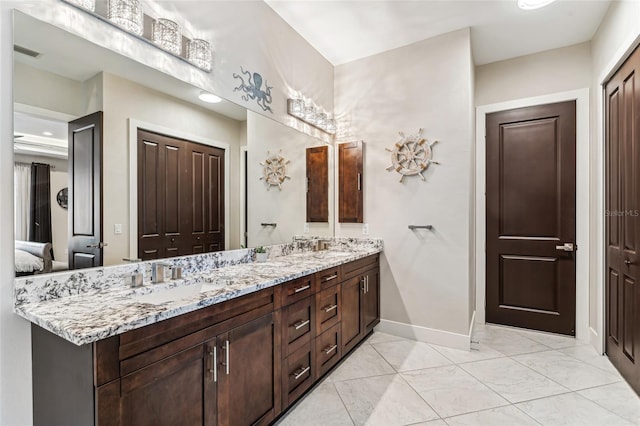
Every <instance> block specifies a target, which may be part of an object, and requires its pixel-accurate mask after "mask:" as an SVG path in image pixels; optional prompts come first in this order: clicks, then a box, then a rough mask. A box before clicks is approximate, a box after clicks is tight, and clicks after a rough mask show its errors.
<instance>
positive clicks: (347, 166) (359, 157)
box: [338, 142, 364, 223]
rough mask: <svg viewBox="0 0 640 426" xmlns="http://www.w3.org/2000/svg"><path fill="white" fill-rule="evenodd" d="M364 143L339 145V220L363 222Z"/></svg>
mask: <svg viewBox="0 0 640 426" xmlns="http://www.w3.org/2000/svg"><path fill="white" fill-rule="evenodd" d="M363 146H364V145H363V143H362V142H349V143H342V144H339V145H338V222H340V223H362V222H363V192H362V191H363V180H362V179H363V150H364V148H363Z"/></svg>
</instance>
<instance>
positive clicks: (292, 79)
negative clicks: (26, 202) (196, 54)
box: [0, 0, 333, 426]
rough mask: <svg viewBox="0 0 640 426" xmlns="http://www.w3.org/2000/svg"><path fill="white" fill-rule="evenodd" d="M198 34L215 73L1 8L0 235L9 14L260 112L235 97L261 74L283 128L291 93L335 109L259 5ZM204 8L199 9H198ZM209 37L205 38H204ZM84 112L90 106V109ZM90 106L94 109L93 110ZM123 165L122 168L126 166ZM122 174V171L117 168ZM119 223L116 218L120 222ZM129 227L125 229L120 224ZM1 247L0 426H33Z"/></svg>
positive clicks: (93, 27) (316, 62) (207, 24)
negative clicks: (211, 54) (244, 79)
mask: <svg viewBox="0 0 640 426" xmlns="http://www.w3.org/2000/svg"><path fill="white" fill-rule="evenodd" d="M203 5H206V7H207V8H210V9H208V10H209V11H210V12H207V13H205V14H203V15H202V16H203V18H204V19H203V25H202V27H203V28H201V29H202V30H203V34H198V35H199V36H203V37H205V38H209V39H211V40H212V41H213V45H214V46H215V49H216V52H215V58H216V59H215V64H214V72H213V73H211V74H207V73H203V72H201V71H198V70H197V69H195V68H194V67H192V66H190V65H188V64H186V63H184V62H182V61H179V60H177V59H174V58H171V57H169V56H168V55H166V54H165V53H163V52H161V51H160V50H159V49H157V48H155V47H153V46H151V45H150V44H148V43H145V42H143V41H139V40H136V39H134V38H132V37H130V36H128V35H126V34H125V33H123V32H122V31H119V30H118V29H116V28H114V27H112V26H111V25H109V24H107V23H104V22H102V21H99V20H96V19H95V18H93V17H91V16H89V15H88V14H86V13H83V12H82V11H79V10H78V9H76V8H73V7H71V6H69V5H66V4H64V3H62V2H60V1H58V0H39V1H29V2H26V1H16V2H12V1H1V2H0V206H2V208H0V232H2V235H12V232H13V231H12V229H13V225H12V224H13V208H11V206H12V202H13V201H12V200H13V185H12V182H13V177H12V176H13V151H12V143H11V141H12V132H13V124H12V123H13V116H12V111H13V105H12V81H13V79H12V75H13V73H12V52H13V42H12V13H11V10H12V8H14V7H15V8H18V9H20V10H22V11H24V12H25V13H28V14H30V15H32V16H34V17H36V18H38V19H42V20H44V21H46V22H49V23H52V24H54V25H56V26H59V27H61V28H63V29H66V30H68V31H70V32H72V33H74V34H77V35H80V36H81V37H84V38H87V39H89V40H90V41H93V42H95V43H97V44H98V45H101V46H104V47H106V48H109V49H111V50H114V51H116V52H119V53H122V54H124V55H125V56H129V57H132V58H137V59H139V60H140V61H141V62H143V63H145V64H147V65H149V66H151V67H152V68H155V69H158V70H162V71H164V72H166V73H168V74H170V75H174V76H176V77H177V78H179V79H181V80H183V81H186V82H189V83H191V84H193V85H195V86H198V87H200V88H202V89H204V90H208V91H211V92H213V93H216V94H218V95H221V96H223V97H225V98H227V99H229V100H232V101H234V102H237V103H239V104H241V105H243V106H246V107H248V108H252V109H253V110H255V111H257V112H259V113H263V114H265V113H264V112H262V111H261V110H259V108H258V107H257V105H256V104H255V103H251V102H249V101H243V100H242V99H241V94H240V93H238V92H233V88H234V87H236V86H237V84H238V80H236V79H234V78H233V73H234V72H239V70H240V66H241V65H242V66H244V67H245V68H246V69H248V70H250V71H252V72H260V73H261V74H262V75H263V77H264V78H265V79H266V80H267V81H268V83H269V85H272V86H274V89H273V102H272V104H271V105H272V108H273V111H274V113H273V114H271V113H266V114H267V115H269V116H273V117H274V118H275V119H277V120H279V121H281V122H284V123H295V122H294V120H293V119H292V117H289V116H287V114H286V98H287V97H290V96H291V95H294V94H295V93H296V92H298V93H303V94H304V95H306V96H308V97H310V98H313V99H315V100H316V101H317V102H318V103H319V104H321V105H323V106H325V107H326V108H327V109H329V110H331V109H332V107H333V67H332V66H331V64H330V63H329V62H327V61H326V60H325V59H324V58H323V57H322V56H321V55H320V54H319V53H318V52H316V51H315V50H314V49H313V48H311V47H310V45H309V44H308V43H307V42H306V41H305V40H304V39H303V38H302V37H301V36H300V35H299V34H297V33H296V32H295V31H294V30H293V29H292V28H291V27H290V26H289V25H287V24H286V23H285V22H284V21H282V20H281V19H280V17H279V16H278V15H277V14H276V13H275V12H274V11H273V10H271V8H269V7H268V6H267V5H266V4H265V3H263V2H257V1H255V2H253V1H252V2H238V1H229V2H213V3H212V2H205V3H203ZM203 7H204V6H203ZM205 30H206V31H205ZM87 105H89V103H87ZM94 105H95V104H94ZM125 164H126V162H125ZM118 167H120V166H118ZM118 220H119V219H118ZM125 223H126V222H125ZM11 240H12V239H11V238H5V239H3V240H1V241H0V424H2V425H11V426H21V425H29V424H31V423H32V415H31V353H30V329H29V323H28V322H26V321H25V320H23V319H21V318H19V317H18V316H17V315H15V314H13V312H12V305H13V294H12V282H13V274H14V271H13V256H14V255H13V242H12V241H11Z"/></svg>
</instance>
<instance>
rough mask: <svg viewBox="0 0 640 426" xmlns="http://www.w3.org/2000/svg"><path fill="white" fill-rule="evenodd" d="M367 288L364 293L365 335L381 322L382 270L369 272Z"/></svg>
mask: <svg viewBox="0 0 640 426" xmlns="http://www.w3.org/2000/svg"><path fill="white" fill-rule="evenodd" d="M366 276H367V287H366V293H364V295H363V297H364V306H363V319H362V321H363V326H364V334H368V333H369V332H370V331H372V330H373V327H375V326H376V325H378V323H379V322H380V270H379V269H372V270H370V271H368V272H367V274H366Z"/></svg>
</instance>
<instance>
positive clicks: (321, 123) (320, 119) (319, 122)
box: [316, 112, 327, 130]
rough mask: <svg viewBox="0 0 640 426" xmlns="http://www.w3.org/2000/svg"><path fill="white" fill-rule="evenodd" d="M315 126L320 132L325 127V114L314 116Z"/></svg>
mask: <svg viewBox="0 0 640 426" xmlns="http://www.w3.org/2000/svg"><path fill="white" fill-rule="evenodd" d="M316 126H317V127H320V128H321V129H322V130H324V129H325V127H326V126H327V114H325V113H323V112H322V113H320V114H318V115H317V116H316Z"/></svg>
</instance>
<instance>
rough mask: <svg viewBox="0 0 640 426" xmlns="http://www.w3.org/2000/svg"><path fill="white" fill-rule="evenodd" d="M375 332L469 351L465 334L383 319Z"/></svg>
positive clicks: (468, 341)
mask: <svg viewBox="0 0 640 426" xmlns="http://www.w3.org/2000/svg"><path fill="white" fill-rule="evenodd" d="M376 330H377V331H380V332H382V333H387V334H393V335H394V336H399V337H404V338H407V339H413V340H419V341H421V342H426V343H433V344H434V345H440V346H446V347H449V348H453V349H461V350H463V351H468V350H470V339H469V336H468V335H466V334H458V333H451V332H449V331H444V330H436V329H434V328H427V327H420V326H418V325H411V324H405V323H402V322H396V321H389V320H384V319H383V320H380V324H378V325H377V326H376Z"/></svg>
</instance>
